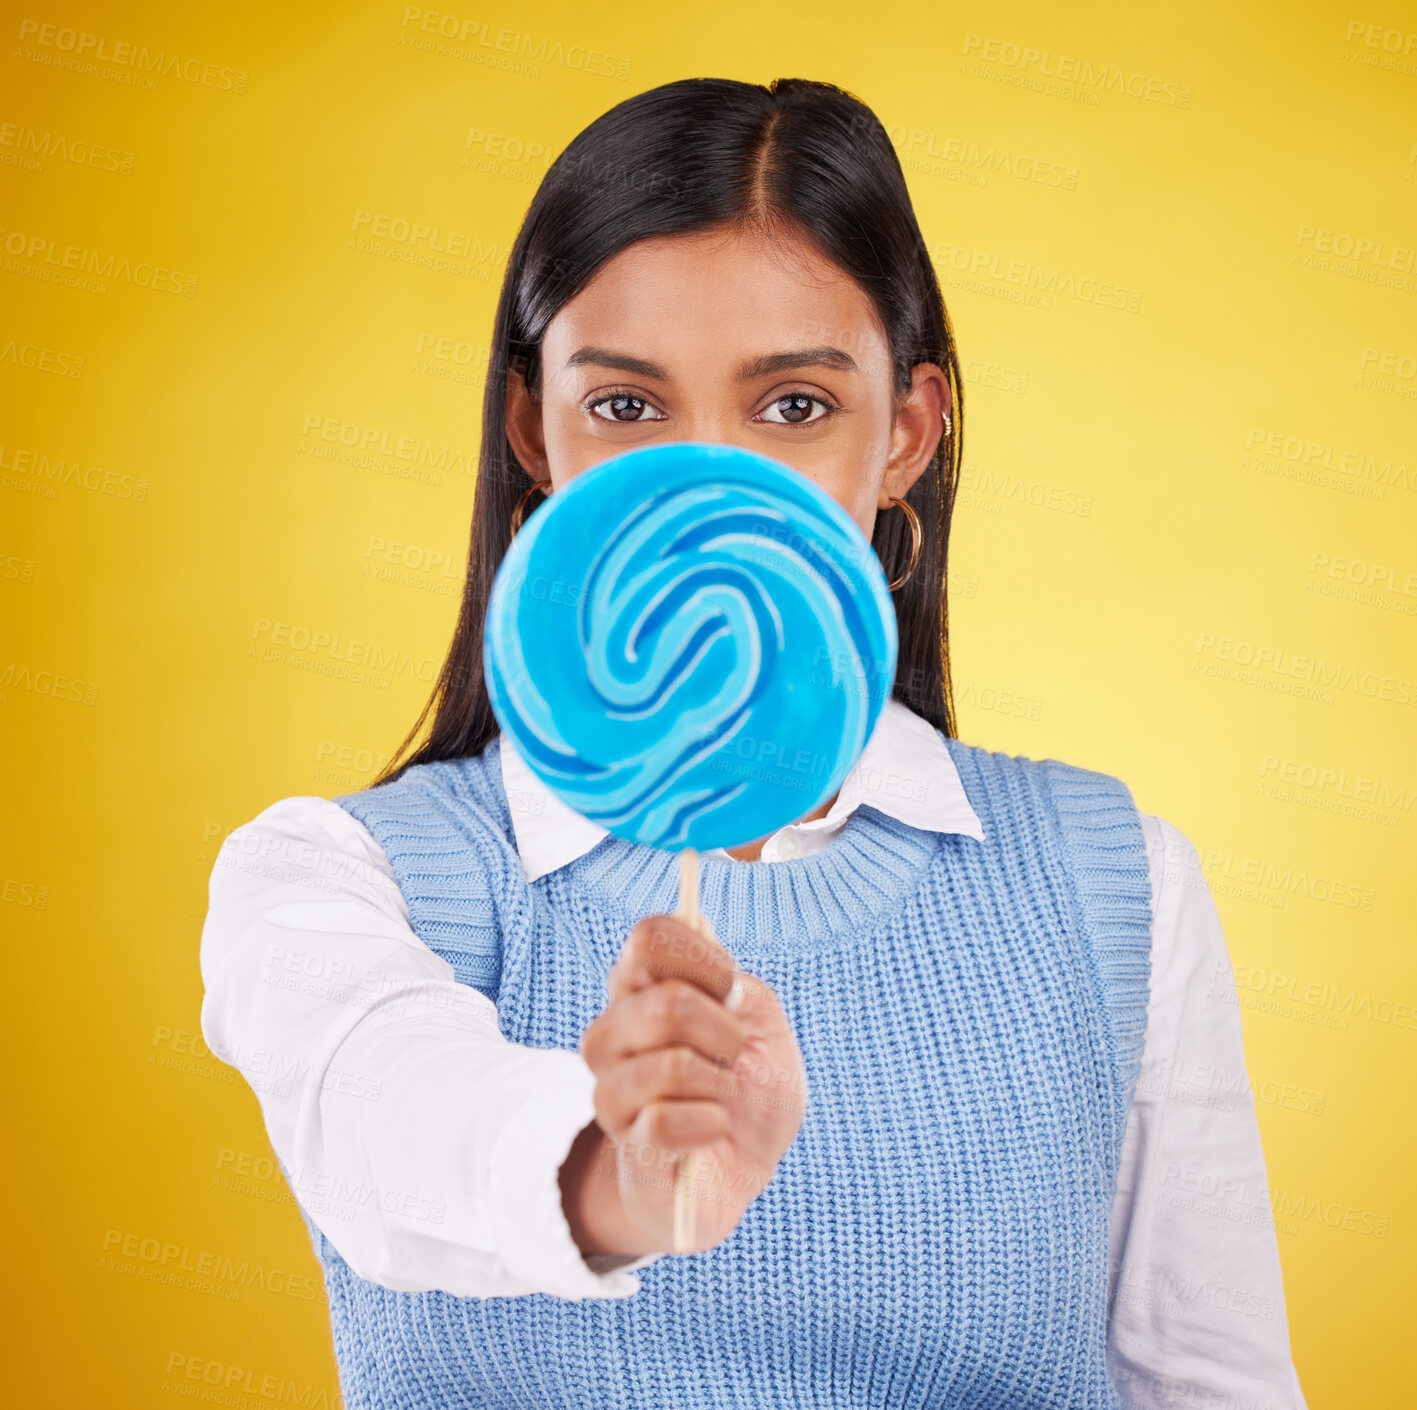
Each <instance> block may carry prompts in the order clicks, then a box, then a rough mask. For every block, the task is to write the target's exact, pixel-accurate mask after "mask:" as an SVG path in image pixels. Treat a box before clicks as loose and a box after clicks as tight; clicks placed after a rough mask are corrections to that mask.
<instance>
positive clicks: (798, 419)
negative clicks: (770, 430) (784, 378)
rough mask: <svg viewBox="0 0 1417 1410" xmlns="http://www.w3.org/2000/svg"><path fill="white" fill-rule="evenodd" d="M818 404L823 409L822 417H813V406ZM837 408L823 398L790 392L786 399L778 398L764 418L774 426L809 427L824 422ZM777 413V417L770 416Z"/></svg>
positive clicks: (765, 412)
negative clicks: (771, 413)
mask: <svg viewBox="0 0 1417 1410" xmlns="http://www.w3.org/2000/svg"><path fill="white" fill-rule="evenodd" d="M813 403H816V405H817V406H820V407H821V408H822V413H821V415H820V416H813V415H811V410H812V405H813ZM835 410H836V408H835V407H834V406H832V405H830V404H829V403H828V402H826V401H824V400H823V399H822V398H821V397H814V396H809V395H808V394H807V393H806V392H789V393H788V395H787V396H785V397H778V399H777V400H776V401H775V402H773V403H772V405H771V406H769V407H768V408H767V409H766V410H765V411H764V412H763V415H764V417H765V418H766V419H767V420H768V421H769V422H770V423H772V424H774V425H778V426H784V425H785V426H807V425H810V424H812V423H813V422H816V421H821V420H824V419H825V418H826V417H827V416H829V415H830V414H831V413H832V412H833V411H835ZM774 411H775V412H777V413H778V415H777V416H771V415H769V413H770V412H774Z"/></svg>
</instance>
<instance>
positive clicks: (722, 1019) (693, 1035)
mask: <svg viewBox="0 0 1417 1410" xmlns="http://www.w3.org/2000/svg"><path fill="white" fill-rule="evenodd" d="M743 1041H744V1034H743V1027H742V1024H740V1023H739V1021H738V1019H737V1018H736V1017H735V1016H734V1015H733V1014H731V1013H730V1012H729V1011H728V1010H727V1009H726V1008H724V1006H723V1005H722V1004H721V1003H718V1002H717V1001H716V1000H714V999H711V998H710V997H709V996H708V994H706V993H705V992H704V991H703V990H702V989H699V988H697V987H695V986H694V985H692V984H690V983H688V982H687V981H685V980H683V979H661V980H659V981H658V982H657V983H655V984H652V985H650V987H649V988H648V989H640V990H637V991H636V992H635V993H632V994H627V995H626V996H625V997H624V998H621V999H616V1000H615V1001H614V1002H613V1003H611V1004H610V1005H609V1006H608V1007H607V1008H606V1009H605V1010H604V1012H602V1013H601V1014H600V1015H599V1016H598V1017H596V1018H595V1019H593V1020H592V1021H591V1022H590V1023H589V1024H587V1026H586V1029H585V1032H584V1033H582V1034H581V1044H580V1048H581V1055H582V1056H583V1057H584V1058H585V1060H586V1063H587V1065H588V1066H589V1067H590V1068H591V1070H592V1071H593V1072H595V1074H596V1076H597V1077H599V1076H600V1075H601V1074H602V1072H604V1070H605V1069H606V1068H608V1067H609V1065H610V1064H611V1063H613V1062H617V1061H620V1060H621V1059H623V1058H626V1057H629V1056H631V1055H632V1054H634V1053H641V1052H647V1051H648V1050H650V1049H652V1048H663V1047H668V1046H671V1045H674V1044H680V1043H682V1044H687V1045H688V1046H689V1047H692V1048H696V1049H698V1051H699V1052H700V1053H701V1054H702V1055H703V1057H705V1058H706V1059H707V1060H708V1061H709V1062H711V1063H717V1064H721V1065H723V1066H727V1065H728V1064H730V1063H732V1062H733V1061H734V1059H735V1058H737V1056H738V1054H739V1052H740V1051H741V1050H742V1047H743Z"/></svg>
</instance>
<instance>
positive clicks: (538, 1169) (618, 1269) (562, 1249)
mask: <svg viewBox="0 0 1417 1410" xmlns="http://www.w3.org/2000/svg"><path fill="white" fill-rule="evenodd" d="M512 1076H513V1080H517V1079H518V1078H519V1079H520V1084H521V1087H522V1090H521V1093H520V1099H519V1101H518V1103H517V1107H518V1109H517V1113H516V1115H515V1116H514V1117H513V1118H512V1120H511V1121H509V1122H508V1123H507V1124H506V1126H505V1127H504V1128H503V1130H502V1132H501V1135H500V1136H499V1137H498V1140H497V1144H496V1145H495V1146H494V1148H493V1149H492V1151H491V1152H490V1162H489V1163H490V1172H491V1173H490V1178H489V1191H488V1193H489V1198H490V1203H491V1217H492V1227H493V1229H494V1231H495V1236H496V1239H497V1251H498V1255H499V1257H500V1258H501V1260H502V1262H503V1263H504V1264H505V1265H506V1267H507V1269H508V1271H509V1272H511V1273H512V1274H514V1275H515V1276H516V1277H518V1278H520V1279H523V1280H525V1281H526V1282H528V1283H531V1284H532V1285H534V1286H535V1287H537V1288H539V1289H541V1290H542V1291H543V1292H547V1293H550V1294H551V1295H552V1296H554V1297H563V1298H571V1299H578V1298H587V1297H629V1296H631V1295H632V1294H633V1293H637V1292H638V1291H639V1290H640V1280H639V1279H638V1278H637V1277H635V1276H634V1272H633V1271H632V1270H634V1269H637V1268H643V1267H645V1266H646V1265H647V1264H650V1263H653V1262H654V1261H655V1260H656V1259H657V1258H659V1257H661V1256H662V1255H660V1254H658V1253H648V1254H643V1255H641V1256H638V1257H636V1258H634V1259H633V1260H631V1261H629V1262H626V1260H627V1259H628V1258H629V1255H625V1254H592V1255H590V1258H589V1259H587V1257H586V1256H585V1255H583V1254H582V1253H581V1251H580V1248H579V1247H578V1246H577V1244H576V1241H575V1240H574V1239H573V1238H572V1237H571V1226H570V1224H569V1223H567V1221H566V1213H565V1210H564V1209H563V1208H562V1207H561V1182H560V1170H561V1165H562V1163H563V1162H564V1161H565V1159H566V1156H567V1155H568V1154H569V1153H570V1149H571V1146H572V1144H573V1143H574V1141H575V1139H576V1136H577V1134H578V1133H579V1132H580V1131H581V1130H582V1129H583V1128H584V1127H585V1126H587V1125H588V1124H589V1123H590V1122H591V1121H593V1120H594V1119H595V1103H594V1101H593V1099H592V1095H593V1093H594V1091H595V1074H594V1073H593V1072H592V1071H591V1070H590V1068H589V1067H588V1066H587V1064H586V1061H585V1059H584V1058H583V1057H582V1056H581V1055H580V1053H576V1052H571V1051H569V1050H568V1049H564V1048H538V1049H535V1050H534V1051H533V1052H532V1053H531V1055H530V1056H529V1057H528V1059H527V1061H526V1062H525V1063H523V1064H522V1066H521V1068H520V1069H519V1071H518V1072H517V1073H515V1074H512Z"/></svg>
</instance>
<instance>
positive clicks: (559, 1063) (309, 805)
mask: <svg viewBox="0 0 1417 1410" xmlns="http://www.w3.org/2000/svg"><path fill="white" fill-rule="evenodd" d="M201 971H202V981H203V984H204V986H205V991H206V992H205V996H204V998H203V1002H202V1014H201V1021H202V1034H203V1036H204V1037H205V1039H206V1041H207V1044H208V1046H209V1047H210V1048H211V1049H212V1051H213V1052H214V1053H215V1054H216V1055H217V1056H218V1057H220V1058H221V1059H222V1060H223V1061H225V1062H227V1063H229V1064H230V1065H232V1066H233V1067H236V1068H237V1069H239V1070H240V1071H241V1073H242V1074H243V1075H244V1076H245V1078H246V1080H247V1081H248V1082H249V1083H250V1085H251V1087H252V1088H253V1089H254V1091H255V1093H256V1096H257V1099H258V1101H259V1102H260V1107H261V1113H262V1115H263V1117H264V1119H265V1124H266V1131H267V1133H268V1135H269V1137H270V1141H271V1145H272V1147H273V1148H274V1150H275V1152H276V1154H277V1155H278V1156H279V1158H280V1160H281V1161H282V1163H283V1164H284V1165H285V1167H286V1169H287V1170H288V1172H289V1176H290V1180H291V1184H292V1190H293V1193H294V1194H295V1196H296V1198H297V1199H298V1200H299V1201H300V1204H301V1207H302V1208H303V1209H305V1211H306V1212H307V1213H308V1215H309V1216H310V1218H311V1220H312V1221H313V1222H314V1223H315V1225H316V1226H317V1227H318V1228H319V1229H320V1230H321V1231H322V1232H323V1233H324V1234H325V1236H326V1237H327V1238H328V1239H329V1240H330V1242H331V1243H332V1244H333V1245H334V1247H335V1248H336V1249H337V1250H338V1251H339V1253H340V1254H341V1256H342V1257H343V1258H344V1259H345V1260H346V1261H347V1262H348V1263H349V1265H350V1267H351V1268H353V1269H354V1271H355V1272H356V1273H357V1274H359V1276H360V1277H362V1278H367V1279H369V1280H370V1281H372V1282H376V1283H380V1284H382V1285H383V1286H385V1287H389V1288H393V1289H395V1290H396V1291H400V1292H422V1291H428V1290H434V1289H439V1290H442V1291H444V1292H449V1293H454V1294H456V1295H458V1296H462V1297H508V1296H518V1295H523V1294H526V1293H534V1292H541V1293H550V1294H553V1295H555V1296H557V1297H563V1298H585V1297H627V1296H629V1295H630V1294H632V1293H635V1292H638V1291H639V1287H640V1281H639V1279H638V1278H636V1277H635V1276H634V1273H633V1270H634V1269H636V1268H641V1267H643V1266H645V1265H646V1264H648V1263H651V1262H653V1261H654V1260H655V1259H656V1258H658V1257H659V1256H660V1255H658V1254H647V1255H645V1256H644V1257H642V1258H637V1259H633V1260H625V1259H621V1258H617V1257H615V1256H612V1255H600V1256H595V1257H593V1258H592V1259H590V1260H589V1261H588V1260H587V1259H586V1258H585V1257H584V1256H583V1255H582V1254H581V1252H580V1250H579V1248H578V1247H577V1246H576V1244H575V1241H574V1240H573V1239H572V1237H571V1231H570V1228H569V1226H568V1224H567V1222H566V1217H565V1213H564V1211H563V1209H562V1207H561V1191H560V1183H559V1170H560V1166H561V1164H562V1162H563V1161H564V1160H565V1158H566V1155H567V1153H568V1152H569V1150H570V1147H571V1143H572V1142H573V1140H574V1139H575V1136H576V1133H577V1132H578V1131H580V1130H581V1128H582V1127H584V1126H585V1125H586V1124H587V1123H588V1122H590V1121H591V1120H592V1119H593V1118H594V1116H595V1110H594V1105H593V1103H592V1100H591V1097H592V1093H593V1091H594V1087H595V1078H594V1075H593V1074H592V1072H591V1070H590V1068H589V1067H588V1066H587V1064H586V1062H585V1060H584V1058H582V1056H581V1055H580V1054H579V1053H578V1052H571V1051H568V1050H561V1049H547V1048H532V1047H526V1046H523V1045H521V1044H516V1043H512V1042H509V1041H508V1040H507V1039H506V1038H505V1037H504V1036H503V1034H502V1032H501V1030H500V1028H499V1027H498V1023H497V1010H496V1006H495V1005H494V1004H493V1003H492V1001H491V1000H490V999H488V998H487V997H486V996H485V995H484V994H482V993H480V992H479V991H477V990H476V989H473V988H471V987H469V986H468V985H466V984H460V983H459V982H458V981H457V980H456V979H455V978H454V975H453V969H452V966H451V965H449V964H448V963H447V961H445V960H443V959H442V958H441V957H439V956H438V955H437V954H435V953H434V952H433V951H432V950H431V949H430V948H429V947H428V946H427V945H425V944H424V943H423V941H422V940H420V939H419V938H418V935H417V933H416V932H415V931H414V929H413V926H412V923H411V921H410V918H409V911H408V906H407V903H406V902H405V900H404V898H403V895H402V893H401V892H400V890H399V887H398V884H397V882H396V881H395V879H394V874H393V871H392V869H391V868H390V866H389V864H388V860H387V858H386V857H385V856H384V853H383V851H382V849H381V848H380V847H379V845H378V843H377V842H375V840H374V838H373V837H372V836H371V835H370V833H369V832H368V830H367V829H366V828H365V827H364V826H363V825H362V824H361V823H360V822H358V820H356V819H355V818H354V817H352V816H351V815H350V814H349V813H347V812H346V811H345V810H344V809H343V808H341V807H340V806H339V805H338V804H337V803H333V802H330V801H329V800H327V799H324V798H315V797H295V798H287V799H285V800H283V801H281V802H279V803H276V804H274V805H273V806H271V807H269V808H267V809H266V810H265V811H264V812H263V813H261V814H260V815H259V816H258V817H256V818H255V819H254V820H253V821H251V822H249V823H247V824H246V825H245V826H243V827H239V828H237V829H236V830H235V831H234V832H233V833H231V835H230V836H229V837H228V838H227V839H226V841H225V842H224V843H223V844H222V848H221V851H220V854H219V856H218V858H217V861H216V865H215V867H214V868H213V870H212V876H211V884H210V907H209V910H208V913H207V918H206V923H205V925H204V927H203V930H202V940H201Z"/></svg>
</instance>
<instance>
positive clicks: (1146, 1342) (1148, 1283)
mask: <svg viewBox="0 0 1417 1410" xmlns="http://www.w3.org/2000/svg"><path fill="white" fill-rule="evenodd" d="M1142 827H1143V831H1144V832H1145V834H1146V839H1147V847H1148V851H1149V859H1150V863H1151V876H1152V897H1153V909H1154V916H1155V923H1154V925H1153V928H1152V966H1151V1000H1150V1003H1149V1005H1148V1009H1147V1032H1146V1046H1145V1050H1144V1052H1143V1056H1142V1065H1141V1075H1140V1078H1139V1080H1138V1083H1137V1091H1136V1096H1135V1098H1134V1100H1133V1104H1132V1108H1131V1112H1130V1114H1129V1116H1128V1121H1127V1129H1126V1134H1125V1141H1124V1148H1123V1154H1122V1161H1121V1167H1120V1171H1119V1176H1118V1189H1117V1197H1116V1199H1115V1201H1114V1203H1113V1206H1112V1257H1111V1263H1112V1269H1111V1275H1112V1276H1111V1294H1112V1301H1111V1316H1110V1319H1109V1324H1108V1360H1109V1365H1110V1368H1111V1372H1112V1378H1113V1381H1114V1383H1115V1384H1116V1386H1117V1388H1118V1390H1119V1392H1120V1393H1121V1397H1122V1404H1123V1405H1124V1406H1125V1407H1127V1410H1151V1407H1153V1406H1155V1407H1162V1406H1165V1407H1173V1406H1175V1405H1180V1404H1185V1405H1232V1404H1234V1405H1240V1404H1244V1405H1263V1406H1267V1407H1271V1410H1306V1407H1305V1402H1304V1396H1303V1392H1302V1391H1301V1390H1300V1388H1299V1378H1298V1375H1297V1374H1296V1372H1295V1370H1294V1363H1293V1360H1292V1358H1291V1353H1290V1346H1289V1323H1288V1319H1287V1317H1286V1315H1285V1308H1284V1282H1283V1277H1282V1274H1281V1270H1280V1264H1279V1249H1278V1246H1277V1244H1276V1242H1275V1231H1274V1221H1273V1216H1272V1214H1271V1210H1270V1204H1269V1198H1268V1190H1269V1186H1268V1181H1267V1178H1266V1173H1265V1160H1264V1149H1263V1147H1262V1145H1261V1143H1260V1133H1259V1125H1258V1123H1257V1121H1256V1119H1255V1105H1254V1097H1253V1095H1252V1093H1251V1090H1250V1082H1249V1076H1248V1073H1247V1071H1246V1067H1245V1050H1244V1042H1243V1034H1242V1031H1241V1024H1240V1010H1239V1006H1238V1003H1237V1002H1236V993H1235V983H1234V978H1233V975H1232V972H1231V967H1230V954H1229V950H1228V948H1227V946H1226V943H1225V936H1224V933H1223V931H1222V929H1221V925H1220V917H1219V915H1218V914H1217V912H1216V909H1215V902H1214V901H1213V900H1212V898H1211V894H1210V889H1209V887H1208V886H1207V885H1206V880H1205V875H1204V873H1203V872H1202V870H1201V868H1200V864H1199V856H1198V854H1197V852H1196V850H1195V848H1193V847H1192V846H1191V844H1190V842H1189V841H1188V840H1187V838H1186V837H1185V836H1184V835H1183V834H1182V833H1180V832H1179V831H1177V829H1176V828H1174V827H1172V826H1171V825H1170V824H1169V823H1167V822H1164V821H1162V820H1160V819H1158V818H1154V817H1143V818H1142Z"/></svg>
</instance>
